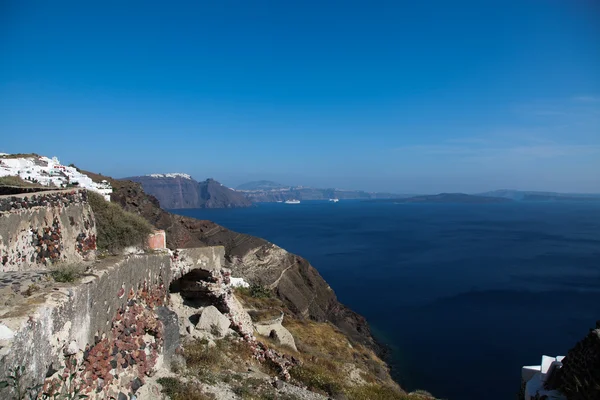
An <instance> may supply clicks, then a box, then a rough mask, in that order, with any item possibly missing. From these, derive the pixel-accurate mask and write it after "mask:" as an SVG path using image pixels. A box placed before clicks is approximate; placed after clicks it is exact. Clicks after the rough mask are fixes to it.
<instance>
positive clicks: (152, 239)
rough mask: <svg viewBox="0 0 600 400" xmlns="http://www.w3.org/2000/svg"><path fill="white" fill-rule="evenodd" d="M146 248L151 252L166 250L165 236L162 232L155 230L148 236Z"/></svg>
mask: <svg viewBox="0 0 600 400" xmlns="http://www.w3.org/2000/svg"><path fill="white" fill-rule="evenodd" d="M148 248H149V249H151V250H161V249H166V248H167V236H166V234H165V231H163V230H155V231H154V232H153V233H151V234H150V236H148Z"/></svg>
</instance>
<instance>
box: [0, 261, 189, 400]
mask: <svg viewBox="0 0 600 400" xmlns="http://www.w3.org/2000/svg"><path fill="white" fill-rule="evenodd" d="M96 264H97V265H98V267H97V268H95V269H93V270H92V271H90V272H91V273H90V274H88V275H86V276H85V277H84V278H83V281H82V282H79V283H77V284H70V285H69V284H59V283H57V284H56V285H55V287H54V288H53V289H52V290H48V291H47V292H46V293H40V294H39V295H37V296H36V297H33V298H31V299H30V300H29V301H28V303H27V305H24V307H23V308H22V309H21V311H19V312H13V313H12V315H0V323H1V324H2V325H4V327H8V328H9V329H10V330H12V331H13V332H14V337H13V338H11V339H9V340H0V378H3V377H6V376H7V375H8V374H9V372H10V370H11V369H12V368H14V367H16V366H24V367H25V368H26V369H25V377H24V378H23V379H22V382H21V385H22V386H23V387H27V386H33V385H36V384H41V383H43V382H44V381H45V380H46V378H49V377H51V376H52V372H53V371H57V370H58V371H64V370H65V363H66V359H65V356H69V357H71V356H73V357H75V358H74V359H77V360H78V362H79V363H80V365H81V367H80V368H79V371H80V372H79V375H78V378H80V379H78V382H79V384H80V385H81V387H82V388H84V389H85V390H88V391H90V393H94V394H96V390H97V389H98V387H100V388H101V389H103V388H104V390H109V385H110V384H111V383H116V382H113V381H114V380H115V379H117V377H118V376H120V377H121V378H120V379H129V381H128V382H127V383H125V384H124V383H123V382H119V386H124V387H126V386H127V385H129V386H131V385H133V386H137V385H139V384H143V379H144V376H145V374H147V373H148V372H149V371H150V369H152V368H153V367H154V366H155V365H156V363H157V362H159V361H160V359H162V357H164V355H163V346H164V335H165V331H166V330H165V324H166V323H168V320H169V316H168V314H169V312H168V310H166V312H165V310H163V311H159V310H158V309H157V308H160V307H161V306H163V304H164V302H165V301H166V299H167V294H168V293H167V288H168V284H169V282H170V281H171V259H170V256H169V255H168V254H166V253H165V254H148V255H136V256H129V257H127V258H121V259H118V260H104V261H103V262H98V263H96ZM36 303H37V304H36ZM161 315H162V319H163V320H165V322H161ZM165 318H166V319H165ZM170 320H171V321H175V323H176V318H174V319H173V318H171V319H170ZM178 338H179V337H178V335H177V336H176V337H174V338H172V340H171V343H169V345H168V347H169V348H170V349H171V354H172V353H173V351H172V349H173V343H172V341H173V340H178ZM69 360H70V359H69ZM69 362H70V361H69ZM129 367H130V368H129ZM127 368H129V370H128V369H127ZM126 370H127V371H129V372H127V371H126ZM134 381H135V383H133V382H134ZM46 384H47V386H48V385H50V386H51V382H50V383H49V381H48V380H46ZM46 389H48V388H46ZM7 390H9V389H5V390H4V392H3V391H2V390H0V398H10V397H3V396H8V392H7ZM98 393H99V394H98V395H99V396H100V397H101V398H104V397H102V396H105V397H107V395H108V393H106V392H103V391H102V390H100V391H99V392H98ZM87 394H89V393H87Z"/></svg>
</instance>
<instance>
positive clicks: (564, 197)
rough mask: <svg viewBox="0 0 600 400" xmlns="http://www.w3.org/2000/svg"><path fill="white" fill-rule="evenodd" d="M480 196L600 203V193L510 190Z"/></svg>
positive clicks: (520, 199) (480, 194)
mask: <svg viewBox="0 0 600 400" xmlns="http://www.w3.org/2000/svg"><path fill="white" fill-rule="evenodd" d="M478 196H489V197H502V198H506V199H511V200H518V201H600V194H598V193H558V192H534V191H522V190H508V189H501V190H494V191H492V192H485V193H479V194H478Z"/></svg>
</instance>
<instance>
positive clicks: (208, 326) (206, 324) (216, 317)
mask: <svg viewBox="0 0 600 400" xmlns="http://www.w3.org/2000/svg"><path fill="white" fill-rule="evenodd" d="M229 325H231V322H230V321H229V318H227V317H226V316H224V315H223V314H221V313H220V312H219V310H217V307H215V306H208V307H206V308H205V309H204V310H203V311H202V314H201V315H200V320H199V321H198V323H197V324H196V329H198V330H201V331H205V332H210V333H211V334H213V335H215V336H219V337H223V336H225V335H226V334H227V329H228V328H229Z"/></svg>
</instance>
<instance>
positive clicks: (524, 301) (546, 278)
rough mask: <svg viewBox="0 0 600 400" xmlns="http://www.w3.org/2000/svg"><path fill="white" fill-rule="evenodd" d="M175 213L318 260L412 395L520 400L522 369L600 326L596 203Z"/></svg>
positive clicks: (352, 204)
mask: <svg viewBox="0 0 600 400" xmlns="http://www.w3.org/2000/svg"><path fill="white" fill-rule="evenodd" d="M176 212H178V213H180V214H183V215H188V216H192V217H195V218H200V219H209V220H212V221H215V222H217V223H219V224H221V225H223V226H225V227H227V228H230V229H232V230H234V231H238V232H243V233H248V234H251V235H255V236H260V237H263V238H265V239H267V240H269V241H271V242H273V243H276V244H277V245H279V246H281V247H283V248H285V249H287V250H288V251H291V252H293V253H296V254H299V255H301V256H303V257H305V258H306V259H308V260H309V261H310V262H311V263H312V265H313V266H315V267H316V268H317V269H318V270H319V272H320V273H321V275H322V276H323V277H324V278H325V279H326V280H327V282H328V283H329V284H330V285H331V286H332V287H333V288H334V290H335V291H336V293H337V295H338V298H339V299H340V300H341V301H342V302H343V303H345V304H347V305H348V306H350V307H351V308H352V309H353V310H355V311H357V312H359V313H361V314H362V315H364V316H365V317H366V318H367V319H368V321H369V323H370V324H371V327H372V329H373V331H374V333H375V335H376V337H377V338H378V340H380V341H381V342H383V343H385V344H387V345H389V346H390V348H391V349H392V353H391V360H390V363H391V365H392V367H393V373H394V375H395V377H396V379H397V380H398V381H399V382H400V384H401V385H402V386H403V387H404V388H405V389H408V390H413V389H417V388H423V389H426V390H429V391H430V392H432V393H433V394H435V395H436V396H438V397H444V398H448V399H489V400H496V399H497V400H501V399H502V400H504V399H513V398H514V396H515V394H516V392H517V391H518V389H519V384H520V367H521V366H522V365H527V364H535V363H538V362H539V360H540V358H541V355H542V354H548V355H559V354H565V353H566V352H567V351H568V349H569V348H571V347H572V346H573V345H574V344H575V343H576V342H577V341H578V340H579V339H581V338H582V337H583V336H584V335H585V334H586V333H587V332H588V329H589V328H591V327H593V326H594V323H595V321H596V320H597V319H600V301H599V300H598V299H599V297H598V294H599V292H600V204H599V203H595V204H593V203H587V204H586V203H568V204H567V203H564V204H557V203H511V204H477V205H462V204H386V203H362V202H358V201H340V202H339V203H337V204H333V203H329V202H316V201H315V202H303V203H302V204H299V205H286V204H278V203H272V204H268V203H266V204H259V205H258V206H257V207H254V208H248V209H231V210H176Z"/></svg>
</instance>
